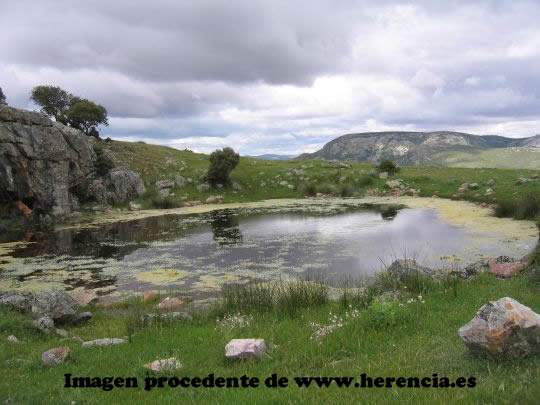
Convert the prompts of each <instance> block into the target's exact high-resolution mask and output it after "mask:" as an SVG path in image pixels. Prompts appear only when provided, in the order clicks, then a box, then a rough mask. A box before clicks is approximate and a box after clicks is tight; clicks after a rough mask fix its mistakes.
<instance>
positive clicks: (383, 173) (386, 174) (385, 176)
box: [379, 172, 388, 179]
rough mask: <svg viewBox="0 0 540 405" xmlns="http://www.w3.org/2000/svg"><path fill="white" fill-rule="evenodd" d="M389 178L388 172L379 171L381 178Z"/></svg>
mask: <svg viewBox="0 0 540 405" xmlns="http://www.w3.org/2000/svg"><path fill="white" fill-rule="evenodd" d="M387 178H388V172H380V173H379V179H387Z"/></svg>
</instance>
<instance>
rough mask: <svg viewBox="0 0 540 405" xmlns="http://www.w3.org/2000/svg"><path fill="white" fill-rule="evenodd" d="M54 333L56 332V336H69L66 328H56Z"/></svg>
mask: <svg viewBox="0 0 540 405" xmlns="http://www.w3.org/2000/svg"><path fill="white" fill-rule="evenodd" d="M54 333H56V334H57V335H58V336H62V337H63V338H67V337H68V336H69V334H68V332H67V330H65V329H59V328H56V329H55V330H54Z"/></svg>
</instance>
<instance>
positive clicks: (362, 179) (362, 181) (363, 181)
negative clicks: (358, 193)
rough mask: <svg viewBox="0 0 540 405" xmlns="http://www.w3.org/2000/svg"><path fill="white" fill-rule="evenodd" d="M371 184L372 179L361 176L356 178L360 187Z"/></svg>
mask: <svg viewBox="0 0 540 405" xmlns="http://www.w3.org/2000/svg"><path fill="white" fill-rule="evenodd" d="M372 184H373V177H370V176H361V177H359V178H358V185H359V186H360V187H366V186H371V185H372Z"/></svg>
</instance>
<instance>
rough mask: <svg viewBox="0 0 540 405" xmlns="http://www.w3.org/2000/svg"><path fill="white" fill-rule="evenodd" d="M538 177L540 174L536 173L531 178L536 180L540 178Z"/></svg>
mask: <svg viewBox="0 0 540 405" xmlns="http://www.w3.org/2000/svg"><path fill="white" fill-rule="evenodd" d="M538 177H539V176H538V174H537V173H535V174H533V175H532V176H531V177H530V178H531V179H533V180H536V179H538Z"/></svg>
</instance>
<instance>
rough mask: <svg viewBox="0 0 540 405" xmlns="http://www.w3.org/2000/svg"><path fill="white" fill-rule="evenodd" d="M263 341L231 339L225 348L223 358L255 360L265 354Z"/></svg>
mask: <svg viewBox="0 0 540 405" xmlns="http://www.w3.org/2000/svg"><path fill="white" fill-rule="evenodd" d="M266 350H267V349H266V343H265V342H264V339H232V340H231V341H230V342H229V343H227V345H226V346H225V357H226V358H228V359H232V360H236V359H257V358H260V357H262V356H264V354H265V353H266Z"/></svg>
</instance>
